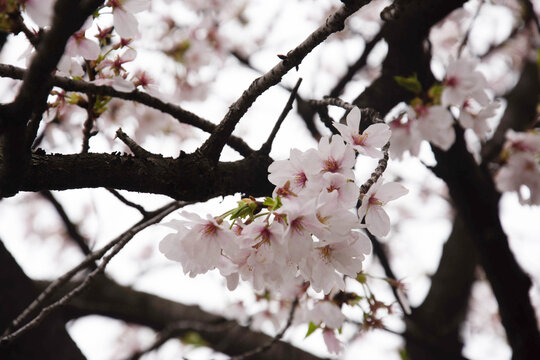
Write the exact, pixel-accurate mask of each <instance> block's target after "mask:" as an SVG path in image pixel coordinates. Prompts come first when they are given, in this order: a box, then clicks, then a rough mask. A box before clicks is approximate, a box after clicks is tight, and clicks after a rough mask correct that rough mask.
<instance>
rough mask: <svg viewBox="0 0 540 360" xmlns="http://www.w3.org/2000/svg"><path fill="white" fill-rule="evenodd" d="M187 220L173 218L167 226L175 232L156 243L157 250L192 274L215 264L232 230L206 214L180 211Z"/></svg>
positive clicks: (204, 270)
mask: <svg viewBox="0 0 540 360" xmlns="http://www.w3.org/2000/svg"><path fill="white" fill-rule="evenodd" d="M182 216H183V217H185V218H187V219H188V220H189V221H179V220H173V221H171V222H170V223H169V224H168V226H169V227H171V228H173V229H174V230H176V233H171V234H169V235H167V236H166V237H165V238H164V239H163V240H161V242H160V244H159V250H160V251H161V252H162V253H163V254H164V255H165V256H166V257H167V258H168V259H170V260H174V261H178V262H180V263H181V264H182V267H183V269H184V273H185V274H189V276H191V277H195V276H196V275H199V274H204V273H206V272H207V271H208V270H212V269H214V268H216V266H218V264H219V262H220V257H221V250H222V248H227V247H230V246H231V244H233V240H232V239H233V234H232V232H231V231H230V230H228V225H227V223H225V222H221V221H220V223H218V222H217V221H216V219H214V218H212V217H211V216H208V217H207V218H206V219H202V218H201V217H199V216H198V215H197V214H192V213H188V212H183V213H182Z"/></svg>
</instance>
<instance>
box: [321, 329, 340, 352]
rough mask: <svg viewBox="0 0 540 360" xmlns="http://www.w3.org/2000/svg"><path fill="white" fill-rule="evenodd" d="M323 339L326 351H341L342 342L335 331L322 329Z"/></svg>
mask: <svg viewBox="0 0 540 360" xmlns="http://www.w3.org/2000/svg"><path fill="white" fill-rule="evenodd" d="M323 339H324V344H325V345H326V348H327V349H328V352H330V353H333V354H340V353H341V352H342V351H343V343H342V342H341V341H339V339H338V338H337V337H336V334H335V331H334V330H330V329H324V330H323Z"/></svg>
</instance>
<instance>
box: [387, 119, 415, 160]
mask: <svg viewBox="0 0 540 360" xmlns="http://www.w3.org/2000/svg"><path fill="white" fill-rule="evenodd" d="M390 129H391V131H392V137H391V138H390V156H391V157H392V158H393V159H400V158H402V157H403V154H404V153H405V151H409V152H410V154H411V155H412V156H418V154H419V153H420V144H421V143H422V140H423V139H422V136H421V134H420V131H419V130H418V122H417V121H415V119H414V118H411V119H409V118H408V117H407V116H406V114H403V115H401V116H400V117H398V118H397V119H395V120H393V121H392V122H391V123H390Z"/></svg>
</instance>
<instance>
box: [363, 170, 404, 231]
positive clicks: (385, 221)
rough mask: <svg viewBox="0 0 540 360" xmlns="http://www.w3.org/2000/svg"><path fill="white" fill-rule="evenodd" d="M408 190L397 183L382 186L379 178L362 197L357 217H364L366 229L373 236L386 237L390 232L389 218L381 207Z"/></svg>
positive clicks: (381, 180) (381, 179)
mask: <svg viewBox="0 0 540 360" xmlns="http://www.w3.org/2000/svg"><path fill="white" fill-rule="evenodd" d="M408 192H409V190H407V189H406V188H405V187H403V186H402V185H401V184H399V183H397V182H390V183H386V184H383V178H382V177H381V178H379V180H377V182H376V183H375V184H373V185H372V186H371V188H370V189H369V191H368V192H367V193H366V194H365V195H364V196H363V197H362V206H360V208H359V209H358V217H359V218H360V219H362V218H363V217H364V216H365V222H366V225H367V229H368V230H369V232H370V233H372V234H373V235H375V236H386V235H387V234H388V232H389V231H390V218H389V217H388V214H387V213H386V211H384V209H383V206H384V205H386V204H387V203H388V202H389V201H391V200H395V199H397V198H400V197H402V196H403V195H405V194H407V193H408Z"/></svg>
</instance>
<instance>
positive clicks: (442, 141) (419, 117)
mask: <svg viewBox="0 0 540 360" xmlns="http://www.w3.org/2000/svg"><path fill="white" fill-rule="evenodd" d="M407 115H408V117H409V120H410V119H416V121H417V129H418V132H419V134H420V136H421V137H422V139H424V140H427V141H429V142H431V143H433V144H434V145H437V146H438V147H440V148H441V149H443V150H448V149H449V148H450V146H452V144H453V143H454V141H455V140H456V133H455V131H454V129H453V128H452V125H453V123H454V120H453V118H452V114H450V112H449V111H448V110H447V109H446V108H444V107H442V106H440V105H434V106H427V105H417V106H415V107H414V108H412V107H409V109H408V111H407Z"/></svg>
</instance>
